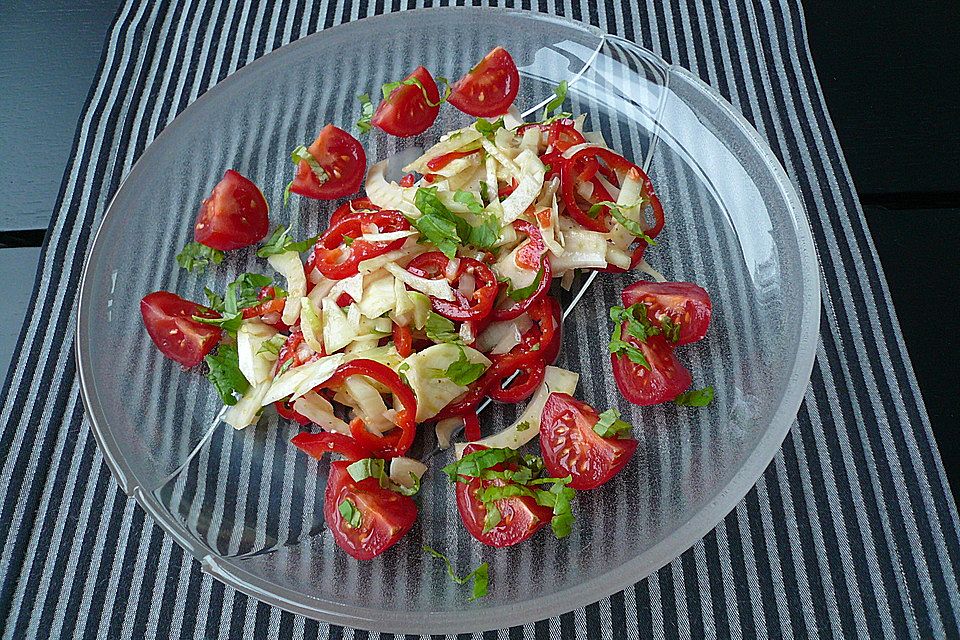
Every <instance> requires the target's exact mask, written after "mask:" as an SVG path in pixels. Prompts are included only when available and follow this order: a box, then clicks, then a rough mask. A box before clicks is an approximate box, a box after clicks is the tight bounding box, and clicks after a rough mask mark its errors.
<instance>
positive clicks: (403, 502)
mask: <svg viewBox="0 0 960 640" xmlns="http://www.w3.org/2000/svg"><path fill="white" fill-rule="evenodd" d="M348 466H350V462H348V461H339V462H333V463H331V464H330V474H329V475H328V476H327V491H326V493H325V494H324V503H323V517H324V519H325V520H326V521H327V526H328V527H330V532H331V533H332V534H333V539H334V541H335V542H336V543H337V546H338V547H340V548H341V549H343V550H344V551H346V552H347V553H348V554H350V555H351V556H353V557H354V558H356V559H357V560H370V559H372V558H375V557H377V556H378V555H380V554H381V553H383V552H384V551H386V550H387V549H389V548H390V547H392V546H393V545H395V544H396V543H397V542H399V541H400V538H402V537H403V536H404V535H406V533H407V531H410V529H411V528H412V527H413V524H414V523H415V522H416V521H417V503H416V502H414V501H413V498H411V497H409V496H404V495H400V494H399V493H396V492H394V491H391V490H390V489H384V488H383V487H381V486H380V483H379V482H378V481H377V479H376V478H364V479H363V480H361V481H360V482H357V481H356V480H354V479H353V477H352V476H351V475H350V472H349V471H347V467H348ZM341 504H343V505H344V507H341V506H340V505H341ZM341 509H343V510H341ZM344 511H345V512H346V513H348V514H351V515H352V516H353V517H354V518H357V517H358V518H359V520H358V521H357V520H354V523H353V524H351V523H350V522H349V521H348V520H347V518H346V517H344ZM354 525H356V526H354Z"/></svg>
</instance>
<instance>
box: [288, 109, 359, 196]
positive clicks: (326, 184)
mask: <svg viewBox="0 0 960 640" xmlns="http://www.w3.org/2000/svg"><path fill="white" fill-rule="evenodd" d="M307 151H308V152H309V153H310V155H311V156H313V159H314V160H316V161H317V164H319V165H320V166H321V167H322V168H323V170H324V171H325V172H326V174H327V179H326V180H324V181H323V182H321V181H320V178H319V177H318V176H317V174H316V172H314V170H313V167H311V166H310V163H309V162H307V161H306V160H301V161H300V164H299V165H297V175H296V177H295V178H294V179H293V182H292V183H291V184H290V191H291V192H292V193H297V194H300V195H301V196H306V197H308V198H316V199H317V200H334V199H336V198H342V197H343V196H348V195H350V194H351V193H356V191H357V190H358V189H359V188H360V183H361V182H363V176H364V174H365V173H366V170H367V154H366V153H364V151H363V145H361V144H360V143H359V142H358V141H357V139H356V138H354V137H353V136H352V135H350V134H349V133H347V132H346V131H344V130H343V129H339V128H337V127H335V126H333V125H332V124H328V125H327V126H325V127H324V128H323V129H322V130H321V131H320V135H318V136H317V139H316V140H314V141H313V144H311V145H310V147H309V148H308V149H307Z"/></svg>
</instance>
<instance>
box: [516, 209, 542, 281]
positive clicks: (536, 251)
mask: <svg viewBox="0 0 960 640" xmlns="http://www.w3.org/2000/svg"><path fill="white" fill-rule="evenodd" d="M513 228H514V229H516V230H517V231H519V232H520V233H523V234H526V236H527V242H526V243H525V244H524V245H523V246H521V247H520V248H519V249H518V250H517V254H516V257H515V259H516V263H517V266H518V267H522V268H524V269H539V268H540V263H541V262H542V261H543V256H544V255H545V254H546V253H547V244H546V243H545V242H544V241H543V234H541V233H540V228H539V227H537V226H536V225H535V224H532V223H530V222H527V221H526V220H514V221H513Z"/></svg>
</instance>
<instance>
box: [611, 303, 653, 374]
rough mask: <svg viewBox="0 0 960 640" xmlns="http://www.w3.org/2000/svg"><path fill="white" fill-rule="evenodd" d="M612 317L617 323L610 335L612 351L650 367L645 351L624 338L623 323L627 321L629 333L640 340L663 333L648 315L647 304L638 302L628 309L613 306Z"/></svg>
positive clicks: (643, 340) (647, 367) (644, 340)
mask: <svg viewBox="0 0 960 640" xmlns="http://www.w3.org/2000/svg"><path fill="white" fill-rule="evenodd" d="M610 319H611V320H613V321H614V323H615V325H614V328H613V334H612V335H611V336H610V353H613V354H623V355H626V356H627V358H629V359H630V361H631V362H634V363H636V364H639V365H640V366H642V367H644V368H646V369H650V363H649V362H647V358H646V357H645V356H644V355H643V351H641V350H640V349H639V348H637V347H636V345H633V344H631V343H629V342H627V341H626V340H624V339H623V335H622V330H623V329H622V326H623V323H626V328H627V334H628V335H629V336H631V337H633V338H635V339H636V340H638V341H639V342H646V341H647V338H649V337H650V336H655V335H657V334H659V333H661V331H660V327H658V326H657V325H656V324H654V323H653V322H652V321H651V320H650V318H648V317H647V306H646V305H645V304H643V303H640V302H638V303H637V304H634V305H631V306H629V307H627V308H626V309H625V308H623V307H611V308H610Z"/></svg>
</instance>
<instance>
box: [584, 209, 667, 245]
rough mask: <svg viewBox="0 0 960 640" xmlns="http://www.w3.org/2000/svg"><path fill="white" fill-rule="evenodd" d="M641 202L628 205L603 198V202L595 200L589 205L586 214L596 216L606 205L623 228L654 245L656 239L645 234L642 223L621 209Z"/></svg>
mask: <svg viewBox="0 0 960 640" xmlns="http://www.w3.org/2000/svg"><path fill="white" fill-rule="evenodd" d="M642 204H643V200H641V201H640V202H638V203H636V204H633V205H630V206H627V205H620V204H617V203H616V202H611V201H609V200H604V201H603V202H597V203H594V204H593V205H591V206H590V209H589V210H588V211H587V215H589V216H590V217H591V218H596V217H597V216H598V215H600V210H601V209H603V207H607V208H608V209H609V210H610V213H611V214H612V215H613V217H614V218H615V219H616V221H617V222H619V223H620V224H621V225H623V228H624V229H626V230H627V231H629V232H630V233H632V234H633V235H635V236H636V237H637V238H639V239H641V240H643V241H644V242H646V243H647V244H648V245H650V246H656V244H657V241H656V240H654V239H653V238H651V237H650V236H648V235H647V234H646V229H644V228H643V225H641V224H640V223H639V222H638V221H637V220H634V219H632V218H628V217H627V214H626V213H624V211H623V210H624V209H631V208H633V207H636V206H638V205H642Z"/></svg>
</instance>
